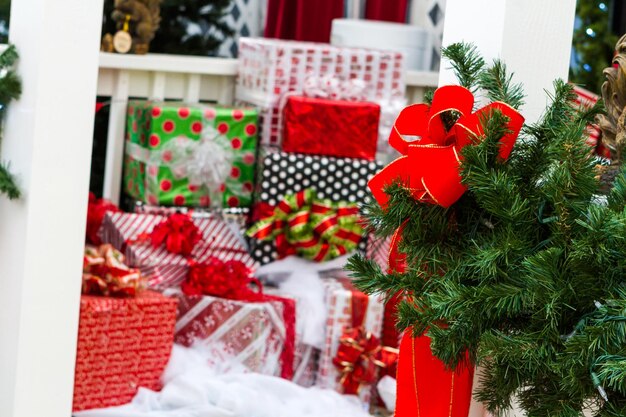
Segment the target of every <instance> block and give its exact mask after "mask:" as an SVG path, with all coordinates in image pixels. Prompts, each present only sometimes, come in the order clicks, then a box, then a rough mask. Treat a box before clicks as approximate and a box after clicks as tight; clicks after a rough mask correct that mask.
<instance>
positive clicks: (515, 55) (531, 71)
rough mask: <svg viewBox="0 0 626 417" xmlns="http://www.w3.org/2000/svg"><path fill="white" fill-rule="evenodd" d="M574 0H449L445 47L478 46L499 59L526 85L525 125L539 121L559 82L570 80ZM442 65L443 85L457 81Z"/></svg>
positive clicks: (490, 57)
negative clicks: (555, 84) (549, 95)
mask: <svg viewBox="0 0 626 417" xmlns="http://www.w3.org/2000/svg"><path fill="white" fill-rule="evenodd" d="M575 9H576V0H559V1H545V0H523V1H520V0H498V1H493V0H472V1H467V0H448V2H447V7H446V17H445V19H446V20H445V29H444V33H443V45H450V44H451V43H454V42H459V41H466V42H472V43H474V44H475V45H476V46H477V47H478V49H479V50H480V51H481V53H482V54H483V55H484V56H485V58H486V59H487V60H488V62H490V61H491V60H493V59H494V58H498V57H499V58H501V59H503V60H504V62H506V64H507V66H508V68H509V69H510V70H511V71H513V72H514V73H515V75H514V80H515V81H516V82H521V83H523V85H524V91H525V92H526V95H527V97H526V104H525V105H524V107H523V108H522V113H523V114H524V116H525V117H526V122H527V123H529V122H534V121H536V120H537V119H538V118H539V117H540V115H541V113H542V112H543V110H544V109H545V106H546V103H547V96H546V93H545V92H544V90H547V91H553V89H552V82H553V81H554V80H555V79H557V78H562V79H564V80H567V77H568V71H569V61H570V54H571V49H572V34H573V31H574V14H575ZM447 67H448V65H447V64H446V63H445V61H444V62H442V65H441V68H442V70H441V72H440V77H439V85H444V84H450V83H454V82H455V78H454V75H453V74H452V71H451V70H449V69H448V68H447Z"/></svg>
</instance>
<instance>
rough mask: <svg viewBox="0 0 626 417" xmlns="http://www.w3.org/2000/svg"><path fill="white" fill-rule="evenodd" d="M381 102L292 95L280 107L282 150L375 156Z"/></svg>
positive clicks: (364, 157)
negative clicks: (281, 115)
mask: <svg viewBox="0 0 626 417" xmlns="http://www.w3.org/2000/svg"><path fill="white" fill-rule="evenodd" d="M379 118H380V106H379V105H378V104H375V103H367V102H351V101H342V100H328V99H320V98H310V97H300V96H292V97H289V98H288V99H287V102H286V104H285V108H284V110H283V124H284V126H283V147H282V148H283V151H284V152H289V153H305V154H313V155H326V156H336V157H349V158H362V159H368V160H374V158H375V157H376V146H377V141H378V123H379Z"/></svg>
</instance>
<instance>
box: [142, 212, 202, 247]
mask: <svg viewBox="0 0 626 417" xmlns="http://www.w3.org/2000/svg"><path fill="white" fill-rule="evenodd" d="M144 238H148V239H150V241H151V242H152V246H154V247H155V248H158V247H159V246H161V245H163V244H165V248H166V249H167V250H168V252H171V253H176V254H180V255H183V256H189V255H191V252H193V249H194V248H195V246H196V243H198V242H199V241H200V240H201V239H202V233H201V232H200V229H198V226H196V225H195V223H194V222H193V220H192V219H191V216H189V215H188V214H182V213H174V214H172V215H171V216H169V217H168V218H167V219H166V220H163V221H162V222H161V223H159V224H157V225H156V226H154V229H152V232H150V233H149V234H148V235H145V236H141V237H139V238H138V240H143V239H144Z"/></svg>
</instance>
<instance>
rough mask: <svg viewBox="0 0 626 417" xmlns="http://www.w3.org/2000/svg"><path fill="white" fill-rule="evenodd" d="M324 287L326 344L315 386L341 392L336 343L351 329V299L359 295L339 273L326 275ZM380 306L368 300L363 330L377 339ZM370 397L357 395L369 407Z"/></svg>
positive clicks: (364, 392)
mask: <svg viewBox="0 0 626 417" xmlns="http://www.w3.org/2000/svg"><path fill="white" fill-rule="evenodd" d="M325 275H326V276H327V278H325V279H324V286H325V290H326V297H325V303H326V306H327V308H328V316H327V319H326V340H325V342H324V347H323V348H322V352H321V355H320V363H319V372H318V374H317V382H316V383H317V385H318V386H320V387H323V388H334V389H337V390H341V388H340V384H339V381H338V378H339V375H340V373H339V371H338V370H337V368H336V367H335V365H334V364H333V358H334V357H335V356H336V355H337V349H338V347H339V339H340V338H341V336H342V335H343V333H344V331H345V329H346V328H349V327H352V320H353V318H352V315H353V311H352V297H354V296H357V293H360V292H359V291H358V290H357V289H356V288H354V286H353V285H352V282H351V281H350V279H349V278H348V277H347V276H345V273H343V272H341V271H337V272H330V273H326V274H325ZM383 310H384V308H383V303H382V300H381V298H380V297H378V296H376V295H372V296H369V300H368V304H367V309H366V312H365V319H364V322H363V323H364V324H363V326H364V328H365V330H366V331H368V332H370V333H372V334H373V335H374V336H376V337H380V335H381V327H382V320H383ZM371 396H372V390H371V387H363V388H362V389H361V390H360V392H359V398H360V399H361V401H362V402H364V403H367V404H369V402H370V400H371Z"/></svg>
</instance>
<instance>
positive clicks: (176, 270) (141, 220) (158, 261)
mask: <svg viewBox="0 0 626 417" xmlns="http://www.w3.org/2000/svg"><path fill="white" fill-rule="evenodd" d="M166 219H167V217H165V216H158V215H151V214H134V213H107V214H106V216H105V218H104V221H103V222H102V228H101V231H100V233H101V235H102V241H103V242H105V243H111V244H112V245H113V246H115V247H116V248H117V249H118V250H120V251H121V252H122V253H123V254H124V255H125V256H126V263H127V264H128V265H130V266H132V267H134V268H139V269H140V270H141V272H142V274H143V275H145V276H147V277H148V284H149V286H150V287H151V288H155V289H164V288H170V287H175V286H178V285H179V284H180V283H181V282H182V281H184V279H185V278H186V276H187V272H188V269H189V262H190V260H191V259H193V261H195V262H203V261H206V260H207V259H209V258H211V257H215V258H218V259H220V260H223V261H228V260H238V261H241V262H243V263H244V264H245V265H246V266H248V267H250V268H256V266H257V263H256V262H255V261H254V259H252V257H251V256H250V255H249V254H248V251H247V250H246V248H245V246H244V243H243V242H242V240H241V238H240V237H239V236H237V235H236V234H235V233H234V232H233V230H232V229H231V228H230V227H229V225H228V224H227V223H226V222H225V221H224V220H223V219H221V218H219V217H217V216H211V217H203V218H193V222H194V223H195V225H196V226H197V227H198V228H199V229H200V232H201V233H202V240H201V241H200V242H199V243H198V244H196V246H195V248H194V250H193V252H192V253H191V257H190V258H186V257H184V256H182V255H178V254H174V253H170V252H168V251H167V249H166V248H165V247H164V246H161V247H157V248H155V247H153V246H152V245H151V243H150V241H149V239H142V238H141V236H142V235H146V234H149V233H150V232H151V231H152V229H153V228H154V227H155V226H156V225H158V224H159V223H161V222H162V221H164V220H166Z"/></svg>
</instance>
